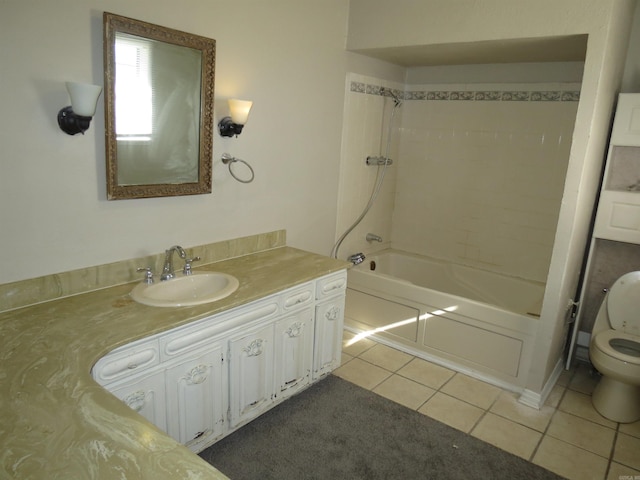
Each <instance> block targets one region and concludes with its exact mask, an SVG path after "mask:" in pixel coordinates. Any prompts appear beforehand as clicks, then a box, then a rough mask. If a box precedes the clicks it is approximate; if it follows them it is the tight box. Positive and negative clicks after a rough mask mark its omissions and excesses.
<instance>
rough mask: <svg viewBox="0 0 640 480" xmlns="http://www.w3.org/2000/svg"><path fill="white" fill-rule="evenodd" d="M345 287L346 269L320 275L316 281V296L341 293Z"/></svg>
mask: <svg viewBox="0 0 640 480" xmlns="http://www.w3.org/2000/svg"><path fill="white" fill-rule="evenodd" d="M346 288H347V271H346V270H342V271H340V272H338V273H333V274H331V275H327V276H326V277H322V278H320V279H318V280H317V281H316V298H317V299H318V300H319V299H321V298H326V297H330V296H332V295H337V294H339V293H343V292H345V291H346Z"/></svg>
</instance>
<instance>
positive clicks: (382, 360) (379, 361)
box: [359, 344, 414, 372]
mask: <svg viewBox="0 0 640 480" xmlns="http://www.w3.org/2000/svg"><path fill="white" fill-rule="evenodd" d="M359 357H360V358H361V359H363V360H365V361H367V362H369V363H373V364H374V365H378V366H379V367H382V368H385V369H387V370H390V371H392V372H395V371H396V370H398V369H399V368H401V367H403V366H404V365H406V364H407V363H409V362H410V361H411V360H412V359H413V358H414V357H413V355H409V354H408V353H404V352H401V351H400V350H396V349H395V348H391V347H387V346H386V345H381V344H378V345H375V346H373V347H371V348H370V349H369V350H367V351H366V352H363V353H361V354H360V355H359Z"/></svg>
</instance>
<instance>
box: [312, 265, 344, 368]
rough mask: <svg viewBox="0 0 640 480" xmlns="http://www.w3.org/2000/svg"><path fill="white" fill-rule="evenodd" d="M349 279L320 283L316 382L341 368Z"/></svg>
mask: <svg viewBox="0 0 640 480" xmlns="http://www.w3.org/2000/svg"><path fill="white" fill-rule="evenodd" d="M346 288H347V276H346V273H345V274H343V272H340V273H337V274H334V275H328V276H326V277H323V278H321V279H319V280H318V281H317V282H316V299H317V301H318V303H317V304H316V307H315V323H316V325H315V342H314V354H313V380H316V379H318V378H320V377H322V376H323V375H326V374H327V373H330V372H331V371H332V370H334V369H336V368H337V367H339V366H340V356H341V354H342V331H343V327H344V302H345V291H346Z"/></svg>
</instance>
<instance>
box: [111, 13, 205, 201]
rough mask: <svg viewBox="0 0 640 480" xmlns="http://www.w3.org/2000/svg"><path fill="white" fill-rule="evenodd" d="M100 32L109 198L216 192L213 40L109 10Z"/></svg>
mask: <svg viewBox="0 0 640 480" xmlns="http://www.w3.org/2000/svg"><path fill="white" fill-rule="evenodd" d="M103 27H104V28H103V34H104V87H105V88H104V90H105V144H106V167H107V198H108V199H109V200H118V199H131V198H148V197H166V196H177V195H197V194H204V193H211V164H212V153H213V96H214V77H215V46H216V44H215V40H213V39H210V38H206V37H201V36H198V35H193V34H190V33H185V32H181V31H178V30H173V29H170V28H165V27H161V26H158V25H153V24H151V23H146V22H142V21H140V20H134V19H131V18H127V17H122V16H119V15H115V14H112V13H108V12H105V13H104V15H103ZM116 40H118V42H119V43H118V49H119V50H118V51H119V52H122V51H125V52H126V53H125V54H123V53H120V54H119V60H118V61H119V63H116ZM123 45H124V47H123ZM128 58H129V59H131V60H130V61H129V60H127V59H128ZM123 59H124V60H123ZM127 61H128V62H129V63H127ZM123 65H124V66H123ZM125 74H126V75H128V76H126V77H125V76H124V75H125ZM117 79H118V81H116V80H117ZM116 83H117V85H118V86H117V87H116ZM130 85H137V87H135V88H134V89H133V90H132V91H130V92H126V91H124V93H123V88H124V87H126V86H130ZM136 88H137V90H136ZM116 89H117V92H118V95H119V101H118V102H116ZM141 92H142V93H141ZM125 110H126V111H125ZM116 125H117V126H118V130H117V129H116Z"/></svg>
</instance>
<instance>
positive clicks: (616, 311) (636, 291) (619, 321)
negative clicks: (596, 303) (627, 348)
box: [607, 272, 640, 335]
mask: <svg viewBox="0 0 640 480" xmlns="http://www.w3.org/2000/svg"><path fill="white" fill-rule="evenodd" d="M607 311H608V312H609V322H610V323H611V326H612V327H613V328H614V329H616V330H622V331H623V332H625V333H628V334H630V335H640V272H629V273H625V274H624V275H623V276H621V277H620V278H619V279H618V280H616V283H614V284H613V286H612V287H611V290H610V291H609V298H608V300H607Z"/></svg>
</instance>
